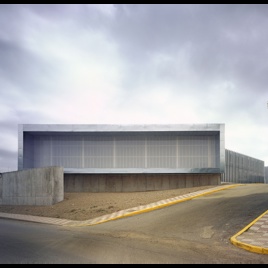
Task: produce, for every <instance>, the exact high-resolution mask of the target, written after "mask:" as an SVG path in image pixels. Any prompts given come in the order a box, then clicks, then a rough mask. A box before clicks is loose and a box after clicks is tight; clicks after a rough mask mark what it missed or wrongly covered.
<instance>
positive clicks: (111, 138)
mask: <svg viewBox="0 0 268 268" xmlns="http://www.w3.org/2000/svg"><path fill="white" fill-rule="evenodd" d="M25 137H27V138H25ZM223 150H224V125H222V124H211V125H208V124H204V125H202V124H201V125H127V126H120V125H22V126H20V128H19V158H18V167H19V169H23V168H27V167H45V166H63V167H64V170H65V172H66V170H68V172H74V173H77V172H78V173H80V172H85V173H91V172H93V173H96V172H97V173H103V172H104V173H109V172H113V173H117V172H119V173H124V172H129V173H130V172H135V173H143V172H153V173H159V172H160V173H165V172H167V173H174V172H175V173H181V172H182V173H192V172H194V173H220V172H223V170H224V168H225V164H224V161H225V158H224V157H223V156H224V154H223V153H222V151H223ZM148 170H149V171H148Z"/></svg>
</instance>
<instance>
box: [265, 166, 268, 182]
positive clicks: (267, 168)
mask: <svg viewBox="0 0 268 268" xmlns="http://www.w3.org/2000/svg"><path fill="white" fill-rule="evenodd" d="M264 183H268V166H266V167H264Z"/></svg>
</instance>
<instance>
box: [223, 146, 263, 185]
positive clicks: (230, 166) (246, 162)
mask: <svg viewBox="0 0 268 268" xmlns="http://www.w3.org/2000/svg"><path fill="white" fill-rule="evenodd" d="M264 177H265V176H264V161H262V160H260V159H256V158H253V157H250V156H247V155H243V154H240V153H237V152H234V151H231V150H227V149H225V172H224V173H223V174H222V177H221V181H222V182H232V183H264Z"/></svg>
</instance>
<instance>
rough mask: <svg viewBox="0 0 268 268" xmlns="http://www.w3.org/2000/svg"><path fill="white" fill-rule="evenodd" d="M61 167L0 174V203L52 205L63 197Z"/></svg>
mask: <svg viewBox="0 0 268 268" xmlns="http://www.w3.org/2000/svg"><path fill="white" fill-rule="evenodd" d="M63 174H64V173H63V168H62V167H44V168H34V169H26V170H21V171H12V172H6V173H2V174H0V205H37V206H46V205H53V204H56V203H58V202H61V201H63V199H64V184H63V183H64V182H63V178H64V175H63Z"/></svg>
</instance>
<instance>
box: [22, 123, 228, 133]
mask: <svg viewBox="0 0 268 268" xmlns="http://www.w3.org/2000/svg"><path fill="white" fill-rule="evenodd" d="M223 128H224V124H126V125H115V124H20V125H19V129H20V130H21V131H23V132H178V131H179V132H180V131H204V132H206V131H209V132H210V131H223Z"/></svg>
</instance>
